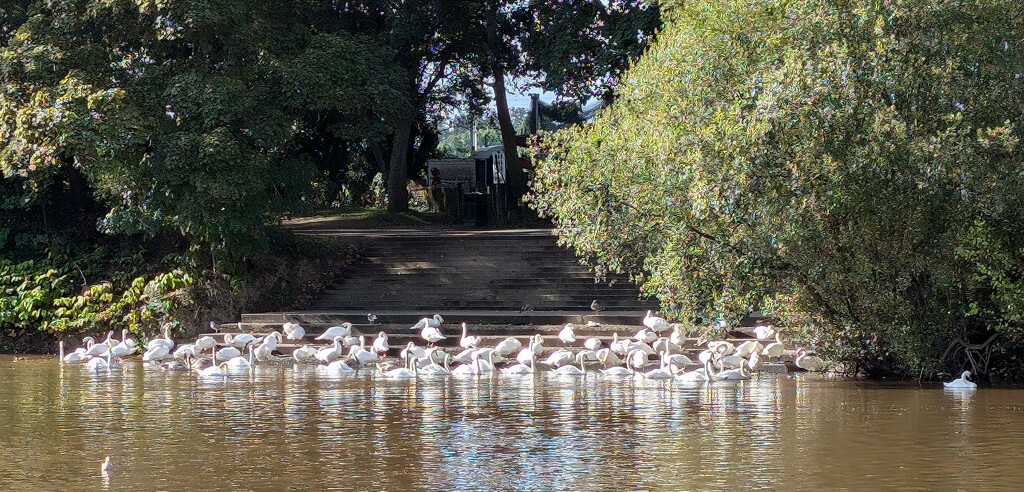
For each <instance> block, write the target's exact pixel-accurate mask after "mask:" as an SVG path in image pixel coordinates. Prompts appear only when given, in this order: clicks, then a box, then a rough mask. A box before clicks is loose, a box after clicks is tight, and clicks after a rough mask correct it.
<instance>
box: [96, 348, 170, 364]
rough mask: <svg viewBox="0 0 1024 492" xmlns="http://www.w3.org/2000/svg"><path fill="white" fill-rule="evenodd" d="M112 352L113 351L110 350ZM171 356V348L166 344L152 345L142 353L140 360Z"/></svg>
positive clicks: (160, 359) (160, 358) (149, 360)
mask: <svg viewBox="0 0 1024 492" xmlns="http://www.w3.org/2000/svg"><path fill="white" fill-rule="evenodd" d="M110 353H111V354H113V351H110ZM170 356H171V348H170V347H168V346H167V345H162V344H161V345H154V346H153V348H151V349H149V350H147V351H146V353H144V354H142V362H159V361H162V360H164V359H166V358H168V357H170Z"/></svg>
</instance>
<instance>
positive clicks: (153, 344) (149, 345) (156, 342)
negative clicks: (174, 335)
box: [146, 325, 174, 352]
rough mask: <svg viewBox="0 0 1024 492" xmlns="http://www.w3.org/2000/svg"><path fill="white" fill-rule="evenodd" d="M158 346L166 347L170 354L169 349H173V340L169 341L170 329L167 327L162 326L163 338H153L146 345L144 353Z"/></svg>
mask: <svg viewBox="0 0 1024 492" xmlns="http://www.w3.org/2000/svg"><path fill="white" fill-rule="evenodd" d="M160 345H166V346H167V349H168V352H170V349H172V348H174V340H172V339H171V327H170V326H169V325H164V336H163V338H154V339H152V340H150V341H149V342H148V343H146V351H147V352H148V351H150V350H153V347H157V346H160Z"/></svg>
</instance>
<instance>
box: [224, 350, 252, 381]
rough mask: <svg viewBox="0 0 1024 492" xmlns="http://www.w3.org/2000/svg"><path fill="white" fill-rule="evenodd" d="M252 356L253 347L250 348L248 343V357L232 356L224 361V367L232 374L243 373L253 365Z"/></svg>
mask: <svg viewBox="0 0 1024 492" xmlns="http://www.w3.org/2000/svg"><path fill="white" fill-rule="evenodd" d="M252 358H253V349H252V345H249V358H248V359H246V358H245V357H242V356H238V357H233V358H231V359H228V361H227V362H225V363H224V364H226V365H225V366H224V367H225V368H226V369H227V371H228V372H230V373H232V374H239V373H244V372H247V371H249V370H250V369H252V367H253V361H252Z"/></svg>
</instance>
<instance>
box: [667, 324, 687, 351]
mask: <svg viewBox="0 0 1024 492" xmlns="http://www.w3.org/2000/svg"><path fill="white" fill-rule="evenodd" d="M668 341H669V342H671V343H672V344H674V345H675V346H677V347H679V348H682V347H683V345H686V334H685V333H683V330H681V329H679V325H676V327H675V328H674V329H673V330H672V334H671V335H669V336H668Z"/></svg>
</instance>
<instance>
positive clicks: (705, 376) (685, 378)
mask: <svg viewBox="0 0 1024 492" xmlns="http://www.w3.org/2000/svg"><path fill="white" fill-rule="evenodd" d="M676 379H677V380H679V381H682V382H684V383H703V382H707V381H710V380H711V361H710V360H709V361H707V362H705V363H704V367H702V368H700V369H695V370H693V371H690V372H683V373H680V374H679V375H677V376H676Z"/></svg>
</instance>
